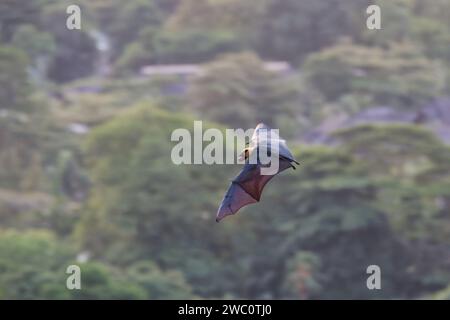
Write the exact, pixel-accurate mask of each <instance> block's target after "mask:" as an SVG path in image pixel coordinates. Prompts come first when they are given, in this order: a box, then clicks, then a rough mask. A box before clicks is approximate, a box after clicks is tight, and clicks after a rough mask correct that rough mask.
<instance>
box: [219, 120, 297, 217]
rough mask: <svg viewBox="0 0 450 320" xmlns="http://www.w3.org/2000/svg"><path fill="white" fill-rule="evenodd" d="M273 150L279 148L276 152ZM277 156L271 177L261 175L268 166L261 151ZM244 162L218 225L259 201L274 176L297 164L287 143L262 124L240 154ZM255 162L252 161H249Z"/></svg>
mask: <svg viewBox="0 0 450 320" xmlns="http://www.w3.org/2000/svg"><path fill="white" fill-rule="evenodd" d="M274 147H276V148H275V149H274ZM273 150H276V151H277V152H274V157H275V156H278V160H279V161H278V168H276V170H275V171H274V172H272V174H262V171H261V169H262V168H264V167H268V166H269V164H267V163H263V162H262V161H261V159H260V155H261V152H263V153H264V152H266V154H267V156H271V153H272V151H273ZM239 160H241V161H243V160H245V165H244V167H243V168H242V171H241V172H240V173H239V174H238V175H237V176H236V177H235V178H234V179H233V180H232V182H231V185H230V187H229V188H228V191H227V193H226V194H225V197H224V198H223V200H222V203H221V204H220V207H219V209H218V210H217V216H216V221H217V222H219V221H220V220H222V219H223V218H225V217H226V216H229V215H232V214H235V213H236V212H238V210H239V209H240V208H242V207H244V206H246V205H248V204H252V203H255V202H259V200H260V199H261V194H262V191H263V189H264V187H265V185H266V184H267V182H269V180H270V179H272V178H273V177H274V176H275V175H277V174H278V173H280V172H281V171H284V170H286V169H289V168H293V169H295V166H294V165H293V163H296V164H299V163H298V162H297V161H295V159H294V157H293V156H292V154H291V152H290V151H289V149H288V147H287V145H286V141H285V140H282V139H280V137H279V136H278V135H277V134H276V133H275V132H274V131H273V130H271V129H270V128H269V127H268V126H266V125H265V124H263V123H260V124H258V125H257V127H256V128H255V131H254V132H253V135H252V138H251V140H250V143H249V145H248V147H246V148H245V149H244V151H243V152H242V153H241V155H240V159H239ZM250 160H253V161H250Z"/></svg>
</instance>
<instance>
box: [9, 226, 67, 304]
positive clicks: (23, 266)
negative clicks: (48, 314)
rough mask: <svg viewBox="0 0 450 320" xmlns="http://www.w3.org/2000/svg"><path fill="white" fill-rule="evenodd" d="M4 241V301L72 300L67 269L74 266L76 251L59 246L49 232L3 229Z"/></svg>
mask: <svg viewBox="0 0 450 320" xmlns="http://www.w3.org/2000/svg"><path fill="white" fill-rule="evenodd" d="M0 239H1V241H0V269H1V270H2V272H1V275H0V296H1V297H2V298H3V299H36V298H41V299H45V298H58V299H64V298H67V297H68V293H69V291H68V290H67V288H66V282H65V278H66V277H65V270H66V268H67V266H68V265H69V264H71V263H70V262H71V257H72V256H73V249H71V248H70V247H68V246H66V245H64V244H61V243H59V242H58V241H57V240H56V239H55V237H54V236H53V235H52V234H51V233H50V232H48V231H30V232H26V233H24V232H18V231H4V230H2V231H0ZM50 288H52V290H49V289H50ZM50 291H51V292H50Z"/></svg>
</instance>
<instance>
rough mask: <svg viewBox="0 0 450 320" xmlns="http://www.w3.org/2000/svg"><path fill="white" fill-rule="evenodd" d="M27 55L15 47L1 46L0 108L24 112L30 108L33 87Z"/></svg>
mask: <svg viewBox="0 0 450 320" xmlns="http://www.w3.org/2000/svg"><path fill="white" fill-rule="evenodd" d="M27 66H28V59H27V56H26V54H25V53H24V52H23V51H21V50H20V49H17V48H14V47H7V46H0V101H1V106H0V108H1V109H3V110H12V111H24V110H25V109H27V108H28V107H29V105H28V102H29V100H28V98H29V94H30V90H31V87H30V85H29V83H28V75H27Z"/></svg>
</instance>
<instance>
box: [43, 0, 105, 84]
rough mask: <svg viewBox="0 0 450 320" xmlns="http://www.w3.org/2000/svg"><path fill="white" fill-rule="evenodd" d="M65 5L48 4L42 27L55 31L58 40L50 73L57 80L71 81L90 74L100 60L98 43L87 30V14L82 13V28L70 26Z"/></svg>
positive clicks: (53, 34)
mask: <svg viewBox="0 0 450 320" xmlns="http://www.w3.org/2000/svg"><path fill="white" fill-rule="evenodd" d="M66 8H67V6H66V5H65V4H64V3H58V4H54V5H51V6H46V7H45V10H44V12H43V15H42V21H43V22H42V24H43V28H44V29H45V30H46V31H47V32H49V33H51V34H52V36H53V38H54V41H55V44H56V49H55V54H54V56H53V58H52V60H51V61H50V65H49V69H48V77H49V78H50V79H51V80H53V81H55V82H68V81H72V80H74V79H77V78H80V77H86V76H88V75H91V74H92V73H93V72H94V71H95V65H96V61H97V54H98V52H97V47H96V44H95V41H94V39H93V38H92V37H91V36H90V34H89V31H88V30H87V29H88V26H89V23H88V21H87V17H88V15H83V28H82V29H81V30H75V31H74V30H69V29H67V28H66V27H65V26H66V19H67V14H66Z"/></svg>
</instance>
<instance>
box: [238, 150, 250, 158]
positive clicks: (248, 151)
mask: <svg viewBox="0 0 450 320" xmlns="http://www.w3.org/2000/svg"><path fill="white" fill-rule="evenodd" d="M249 156H250V148H249V147H247V148H245V149H244V150H243V151H242V153H241V154H240V155H239V161H244V160H247V159H248V157H249Z"/></svg>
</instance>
